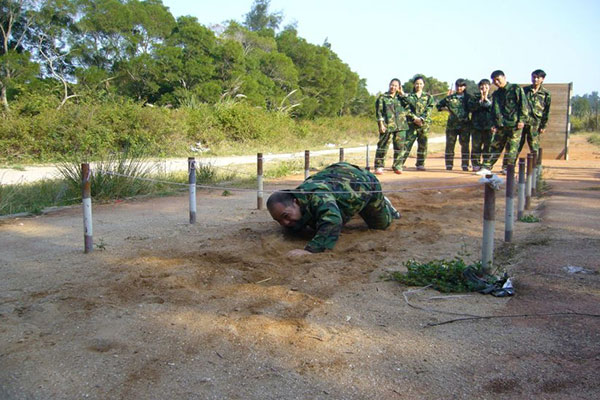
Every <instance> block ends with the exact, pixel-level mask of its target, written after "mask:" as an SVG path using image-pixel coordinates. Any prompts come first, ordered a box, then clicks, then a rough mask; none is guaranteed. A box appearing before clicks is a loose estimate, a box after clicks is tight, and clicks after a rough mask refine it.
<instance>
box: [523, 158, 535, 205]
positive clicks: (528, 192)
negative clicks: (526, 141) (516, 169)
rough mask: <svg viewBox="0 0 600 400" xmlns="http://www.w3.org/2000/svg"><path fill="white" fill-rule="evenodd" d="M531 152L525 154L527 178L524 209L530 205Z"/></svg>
mask: <svg viewBox="0 0 600 400" xmlns="http://www.w3.org/2000/svg"><path fill="white" fill-rule="evenodd" d="M532 164H533V154H531V153H529V154H527V180H526V181H525V209H526V210H529V207H530V206H531V179H532V178H533V165H532Z"/></svg>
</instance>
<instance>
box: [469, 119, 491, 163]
mask: <svg viewBox="0 0 600 400" xmlns="http://www.w3.org/2000/svg"><path fill="white" fill-rule="evenodd" d="M491 141H492V130H491V129H476V128H473V130H472V131H471V165H473V166H474V167H481V166H482V165H483V164H485V162H486V161H487V160H488V159H489V158H490V143H491ZM482 161H483V162H482Z"/></svg>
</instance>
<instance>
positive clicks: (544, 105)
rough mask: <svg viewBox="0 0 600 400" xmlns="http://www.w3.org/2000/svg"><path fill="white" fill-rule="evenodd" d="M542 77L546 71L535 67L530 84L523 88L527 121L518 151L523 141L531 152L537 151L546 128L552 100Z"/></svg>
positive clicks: (523, 144)
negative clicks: (526, 105) (527, 106)
mask: <svg viewBox="0 0 600 400" xmlns="http://www.w3.org/2000/svg"><path fill="white" fill-rule="evenodd" d="M544 78H546V73H545V72H544V71H542V70H541V69H536V70H535V71H533V72H532V73H531V85H529V86H527V87H526V88H525V89H523V91H524V92H525V97H527V102H528V104H529V121H528V123H527V124H525V126H524V127H523V134H522V135H521V142H520V143H519V153H520V152H521V150H523V147H524V146H525V141H527V145H528V146H529V150H530V151H532V152H537V151H538V150H539V148H540V135H541V134H542V133H544V131H545V130H546V125H547V124H548V117H549V116H550V102H551V100H552V99H551V97H550V92H549V91H548V90H546V88H545V87H543V86H542V84H543V83H544Z"/></svg>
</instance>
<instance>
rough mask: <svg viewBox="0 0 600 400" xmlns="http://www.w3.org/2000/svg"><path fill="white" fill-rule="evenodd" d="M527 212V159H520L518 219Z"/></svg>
mask: <svg viewBox="0 0 600 400" xmlns="http://www.w3.org/2000/svg"><path fill="white" fill-rule="evenodd" d="M524 210H525V158H523V157H521V158H519V197H518V201H517V219H521V218H523V211H524Z"/></svg>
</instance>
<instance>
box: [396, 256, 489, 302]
mask: <svg viewBox="0 0 600 400" xmlns="http://www.w3.org/2000/svg"><path fill="white" fill-rule="evenodd" d="M404 266H405V267H406V269H407V270H408V271H407V272H406V273H403V272H398V271H397V272H392V273H391V279H392V280H394V281H397V282H400V283H402V284H403V285H407V286H429V285H430V286H431V287H432V288H433V289H435V290H438V291H440V292H443V293H450V292H473V291H476V290H478V289H480V288H478V287H475V286H474V285H473V284H472V283H471V282H469V281H468V280H467V279H465V277H464V275H463V273H464V271H465V270H466V269H467V268H469V267H471V268H473V269H474V270H475V271H476V273H477V274H478V275H483V269H482V267H481V262H476V263H474V264H467V263H465V261H464V260H463V259H462V258H459V257H456V258H455V259H454V260H450V261H446V260H434V261H430V262H427V263H419V262H417V261H415V260H408V261H406V262H405V263H404Z"/></svg>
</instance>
